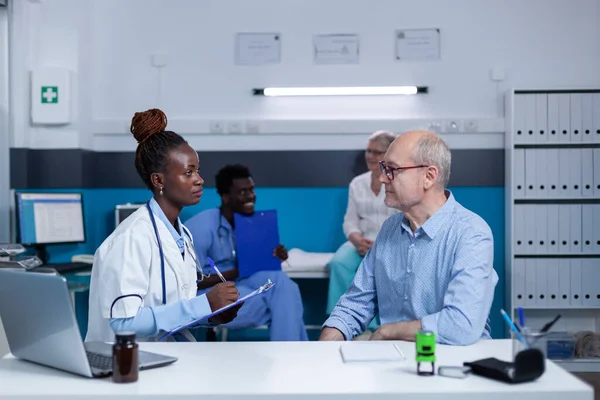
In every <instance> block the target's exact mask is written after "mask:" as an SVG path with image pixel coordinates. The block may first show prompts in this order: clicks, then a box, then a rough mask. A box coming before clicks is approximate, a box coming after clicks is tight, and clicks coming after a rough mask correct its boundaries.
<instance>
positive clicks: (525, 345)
mask: <svg viewBox="0 0 600 400" xmlns="http://www.w3.org/2000/svg"><path fill="white" fill-rule="evenodd" d="M511 341H512V356H513V360H514V359H516V357H517V354H519V353H520V352H522V351H523V350H527V349H536V350H539V351H540V353H542V356H543V357H544V360H545V359H546V358H547V349H548V333H547V332H540V330H538V329H527V328H521V332H511Z"/></svg>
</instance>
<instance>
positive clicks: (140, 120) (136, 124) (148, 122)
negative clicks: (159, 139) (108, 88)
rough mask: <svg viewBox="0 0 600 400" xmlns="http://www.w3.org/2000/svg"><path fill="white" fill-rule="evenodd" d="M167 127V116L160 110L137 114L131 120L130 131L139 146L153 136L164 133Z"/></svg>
mask: <svg viewBox="0 0 600 400" xmlns="http://www.w3.org/2000/svg"><path fill="white" fill-rule="evenodd" d="M166 127H167V116H166V115H165V113H164V112H163V111H162V110H159V109H158V108H151V109H150V110H146V111H141V112H136V113H135V114H134V115H133V118H132V119H131V127H130V128H129V130H130V131H131V133H132V134H133V137H134V138H135V140H137V142H138V144H139V143H143V142H145V141H146V140H148V138H150V137H152V136H153V135H157V134H159V133H162V132H164V130H165V128H166Z"/></svg>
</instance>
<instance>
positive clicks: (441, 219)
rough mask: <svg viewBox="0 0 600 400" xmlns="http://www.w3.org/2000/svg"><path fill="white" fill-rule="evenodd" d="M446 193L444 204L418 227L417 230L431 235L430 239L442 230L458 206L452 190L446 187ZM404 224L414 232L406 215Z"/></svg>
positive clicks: (403, 219)
mask: <svg viewBox="0 0 600 400" xmlns="http://www.w3.org/2000/svg"><path fill="white" fill-rule="evenodd" d="M444 194H445V195H446V202H445V203H444V205H443V206H442V207H440V209H439V210H437V211H436V212H435V213H434V214H433V215H432V216H431V217H429V218H428V219H427V221H425V223H424V224H423V225H421V226H420V227H419V228H418V229H417V231H419V230H421V231H423V232H424V233H425V234H426V235H427V236H429V238H430V239H433V238H435V236H436V235H437V234H438V232H440V231H441V230H442V228H443V227H444V225H445V222H446V220H447V219H448V218H449V217H450V215H451V214H452V213H453V212H454V208H455V207H456V200H455V199H454V195H453V194H452V192H451V191H450V190H447V189H446V190H445V191H444ZM402 225H403V226H404V229H405V230H407V231H408V232H409V233H410V232H412V231H411V229H410V221H409V220H408V219H407V218H406V216H404V217H403V218H402Z"/></svg>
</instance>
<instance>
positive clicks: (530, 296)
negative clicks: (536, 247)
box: [525, 258, 537, 307]
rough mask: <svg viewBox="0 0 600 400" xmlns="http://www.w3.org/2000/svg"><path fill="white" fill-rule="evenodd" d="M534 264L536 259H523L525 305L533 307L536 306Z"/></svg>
mask: <svg viewBox="0 0 600 400" xmlns="http://www.w3.org/2000/svg"><path fill="white" fill-rule="evenodd" d="M536 265H537V259H535V258H526V259H525V306H527V307H535V306H536V303H537V301H536V288H537V287H536V285H537V282H536V279H537V277H536V272H537V271H536Z"/></svg>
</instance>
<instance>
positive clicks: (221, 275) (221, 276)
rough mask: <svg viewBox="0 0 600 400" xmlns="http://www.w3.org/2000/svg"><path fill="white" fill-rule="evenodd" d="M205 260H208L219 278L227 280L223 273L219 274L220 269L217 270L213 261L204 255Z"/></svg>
mask: <svg viewBox="0 0 600 400" xmlns="http://www.w3.org/2000/svg"><path fill="white" fill-rule="evenodd" d="M206 260H207V261H208V263H209V264H210V266H211V267H212V269H214V270H215V272H216V273H217V275H218V276H219V278H221V281H223V282H227V281H226V280H225V278H224V277H223V274H221V271H219V269H218V268H217V266H216V265H215V263H214V261H213V260H211V258H210V257H206Z"/></svg>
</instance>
